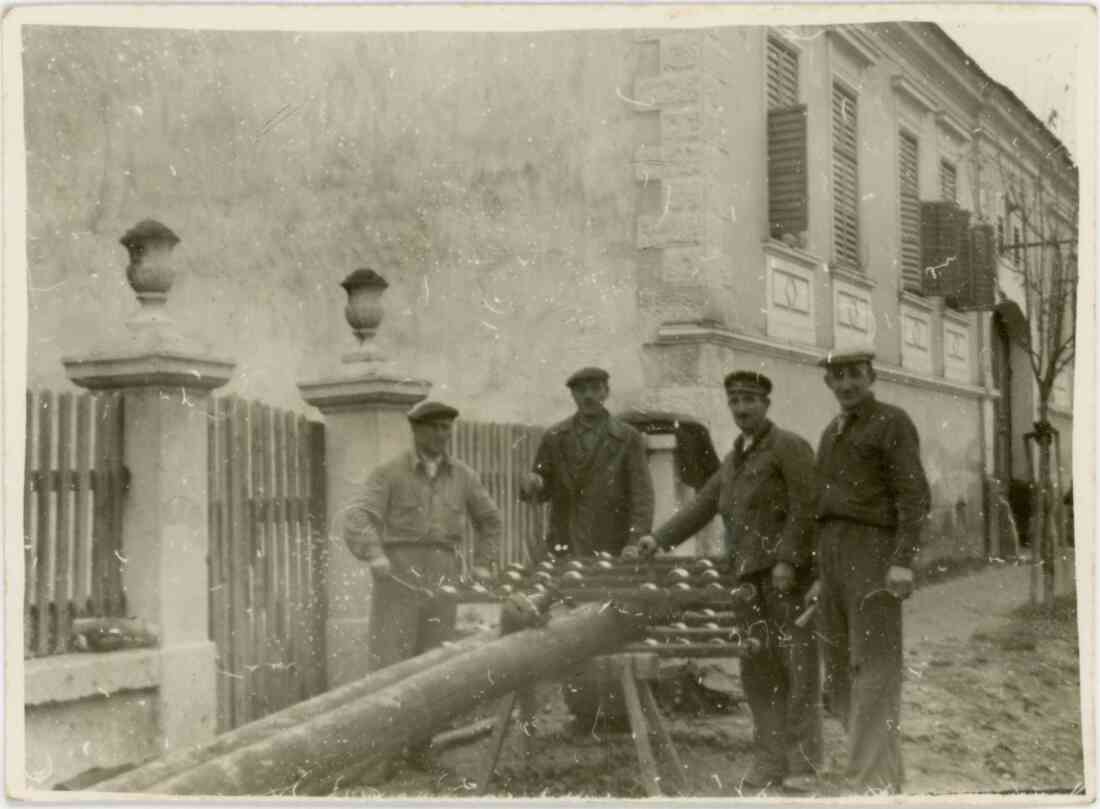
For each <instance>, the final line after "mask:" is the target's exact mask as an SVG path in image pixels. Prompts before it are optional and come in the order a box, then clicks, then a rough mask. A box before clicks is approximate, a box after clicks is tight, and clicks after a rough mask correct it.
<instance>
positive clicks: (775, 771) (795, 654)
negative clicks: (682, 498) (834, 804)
mask: <svg viewBox="0 0 1100 809" xmlns="http://www.w3.org/2000/svg"><path fill="white" fill-rule="evenodd" d="M724 385H725V389H726V400H727V403H728V404H729V409H730V413H731V415H732V416H733V419H734V421H735V422H736V423H737V426H738V428H740V430H741V435H740V436H738V438H737V440H736V441H735V442H734V445H733V451H732V452H731V453H729V455H727V456H726V458H725V460H724V461H723V462H722V466H721V468H720V469H719V470H718V471H717V472H716V473H715V474H714V475H713V476H712V477H711V478H710V480H708V481H707V483H706V485H704V486H703V488H702V489H701V490H700V491H699V494H698V495H696V497H695V498H694V499H693V500H692V501H691V502H690V503H688V504H687V505H686V506H684V507H683V508H682V509H680V511H678V512H677V513H676V514H675V515H673V516H672V517H670V518H669V519H668V521H666V522H665V523H664V525H662V526H660V527H659V528H658V529H657V530H656V531H654V532H653V536H651V537H644V538H643V539H642V540H641V541H640V542H639V548H640V551H641V552H642V553H643V554H645V555H649V554H651V553H653V552H654V551H656V549H657V548H658V547H661V548H672V547H675V546H676V545H678V544H680V543H681V542H683V541H684V540H686V539H688V538H689V537H691V536H692V535H694V534H695V533H697V532H698V531H700V530H701V529H702V528H704V527H705V526H706V525H707V524H708V523H709V522H710V521H711V520H712V519H714V517H715V515H717V514H721V515H722V520H723V522H724V523H725V528H726V540H727V548H728V552H729V554H730V564H731V567H732V569H733V571H734V572H735V573H736V574H737V576H738V578H739V580H740V581H742V582H748V583H751V584H752V585H754V587H755V588H756V591H757V593H758V597H757V600H756V603H755V604H754V606H753V609H754V612H755V617H754V618H753V619H752V626H753V629H752V633H753V635H754V636H755V637H758V638H759V639H760V640H761V641H762V642H763V646H762V648H761V651H760V652H759V653H757V654H755V655H752V656H749V657H746V658H744V659H743V660H742V661H741V680H742V684H743V686H744V689H745V697H746V699H747V700H748V703H749V707H750V708H751V709H752V717H753V747H754V750H753V763H752V767H751V769H750V770H749V772H748V774H746V775H745V776H744V778H743V779H742V780H741V785H742V786H744V787H748V788H750V789H764V788H767V787H773V786H774V787H778V786H779V785H780V784H784V785H786V786H793V787H795V788H797V787H798V786H800V781H801V780H805V779H806V778H807V777H808V776H810V775H812V774H813V773H814V771H815V770H816V769H817V768H818V767H820V765H821V758H822V741H821V704H820V696H821V689H820V676H819V672H818V653H817V640H816V638H815V637H814V635H813V631H812V628H811V627H810V626H807V625H805V624H804V622H800V623H803V625H802V626H799V625H798V624H796V623H795V620H796V619H798V618H799V617H800V616H801V614H802V612H803V609H804V607H803V599H804V596H805V595H806V593H807V591H808V589H809V587H810V585H811V583H812V581H813V578H814V572H813V569H812V568H813V527H814V525H813V515H814V512H813V507H814V493H815V488H814V456H813V450H812V449H811V448H810V445H809V444H808V443H807V442H806V441H805V440H804V439H803V438H801V437H800V436H797V435H795V434H794V433H792V432H788V431H787V430H783V429H780V428H779V427H777V426H775V425H774V424H773V423H772V422H771V421H770V420H769V419H768V415H767V414H768V408H769V406H770V405H771V399H770V395H771V391H772V383H771V380H770V379H768V378H767V377H766V376H764V375H763V374H760V373H757V372H755V371H734V372H733V373H731V374H729V375H727V376H726V378H725V380H724Z"/></svg>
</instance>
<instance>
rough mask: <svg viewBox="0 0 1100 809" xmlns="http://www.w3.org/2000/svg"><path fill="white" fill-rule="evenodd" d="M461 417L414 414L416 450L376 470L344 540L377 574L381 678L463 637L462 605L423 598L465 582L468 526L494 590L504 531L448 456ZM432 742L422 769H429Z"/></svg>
mask: <svg viewBox="0 0 1100 809" xmlns="http://www.w3.org/2000/svg"><path fill="white" fill-rule="evenodd" d="M457 416H458V411H457V410H456V409H455V408H453V407H450V406H448V405H445V404H441V403H439V402H431V401H424V402H421V403H419V404H417V405H416V406H415V407H413V408H412V410H410V411H409V413H408V419H409V424H410V426H411V428H412V433H413V444H414V448H413V449H412V450H411V451H409V452H405V453H402V454H401V455H399V456H397V457H396V458H394V459H392V460H390V461H389V462H387V463H385V464H383V465H382V466H379V467H378V468H377V469H375V470H374V471H373V472H372V473H371V475H370V477H369V478H368V480H367V482H366V485H365V486H364V487H363V490H362V492H361V493H360V495H359V497H357V498H356V499H355V500H354V501H353V502H352V503H351V504H349V505H348V507H347V509H346V511H345V513H344V539H345V541H346V542H347V544H348V547H349V548H350V549H351V551H352V553H354V554H355V556H356V557H358V558H359V559H362V560H363V561H365V562H367V564H369V565H370V569H371V574H372V578H373V587H372V589H371V613H370V627H369V641H368V643H369V646H368V652H369V657H370V668H371V670H372V671H374V670H377V669H380V668H383V667H385V666H389V665H392V664H393V663H397V662H399V661H401V660H404V659H406V658H409V657H413V656H415V655H418V654H421V653H422V652H425V651H427V650H428V649H431V648H433V647H435V646H439V645H440V644H442V643H443V642H444V641H446V640H449V639H450V638H451V637H452V636H453V633H454V628H455V619H456V604H455V602H454V600H452V599H439V598H430V597H428V595H427V594H426V593H425V592H424V590H421V589H420V588H428V587H431V586H434V585H436V584H437V583H438V582H439V581H440V580H441V579H453V578H455V577H456V576H457V575H458V573H459V569H460V565H459V560H458V557H457V552H458V549H459V546H460V544H461V542H462V528H463V518H464V517H465V516H466V515H467V514H468V515H469V517H470V519H471V521H472V523H473V525H474V529H475V531H476V533H477V542H476V544H475V559H474V563H475V566H474V567H473V570H472V572H473V574H474V577H475V578H481V579H485V580H488V578H489V577H490V571H489V569H488V566H489V565H491V564H492V563H493V561H494V560H495V559H496V558H497V548H498V545H499V542H500V535H501V531H502V525H503V523H502V520H501V517H500V512H499V511H498V510H497V506H496V504H495V503H494V502H493V499H492V497H490V495H489V493H488V492H487V491H486V490H485V487H484V486H483V485H482V483H481V479H480V478H479V477H478V474H477V473H476V472H475V471H474V470H473V469H471V468H470V467H469V466H467V465H466V464H464V463H462V462H461V461H459V460H457V459H455V458H451V457H450V456H449V455H448V454H447V448H448V446H449V445H450V441H451V433H452V428H453V424H454V420H455V418H456V417H457ZM426 746H427V742H424V743H421V744H419V745H416V746H414V748H413V749H412V751H411V753H410V759H411V761H412V763H414V764H419V765H423V764H425V763H426V759H425V757H424V755H423V754H424V751H425V750H426Z"/></svg>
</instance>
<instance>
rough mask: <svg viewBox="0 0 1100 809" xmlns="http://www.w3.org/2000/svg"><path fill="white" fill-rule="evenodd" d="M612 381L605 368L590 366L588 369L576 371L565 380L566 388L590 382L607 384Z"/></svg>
mask: <svg viewBox="0 0 1100 809" xmlns="http://www.w3.org/2000/svg"><path fill="white" fill-rule="evenodd" d="M609 379H611V374H609V373H608V372H607V371H605V370H604V369H603V368H594V367H592V366H589V367H587V368H581V369H580V370H579V371H575V372H574V373H573V374H572V376H570V377H569V378H568V379H567V380H565V385H566V387H570V388H571V387H573V386H574V385H576V384H578V383H579V382H588V381H590V380H593V381H596V382H605V383H606V382H607V381H608V380H609Z"/></svg>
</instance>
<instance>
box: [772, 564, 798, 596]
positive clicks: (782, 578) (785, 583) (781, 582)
mask: <svg viewBox="0 0 1100 809" xmlns="http://www.w3.org/2000/svg"><path fill="white" fill-rule="evenodd" d="M772 587H774V588H775V589H776V590H778V591H779V592H781V593H789V592H790V591H791V590H793V589H794V568H793V567H791V565H790V564H789V563H788V562H776V563H775V564H774V565H773V566H772Z"/></svg>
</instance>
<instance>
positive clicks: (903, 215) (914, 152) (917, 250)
mask: <svg viewBox="0 0 1100 809" xmlns="http://www.w3.org/2000/svg"><path fill="white" fill-rule="evenodd" d="M918 170H919V153H918V144H917V139H916V138H914V137H913V136H912V135H910V134H909V133H908V132H901V133H900V134H899V137H898V173H899V176H898V198H899V199H898V204H899V218H900V222H901V286H902V289H904V290H905V291H907V292H916V293H918V294H919V293H920V291H921V266H920V265H921V243H920V231H921V208H920V185H919V179H918V178H919V173H918Z"/></svg>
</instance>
